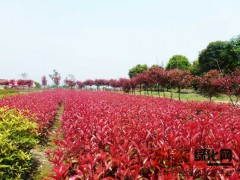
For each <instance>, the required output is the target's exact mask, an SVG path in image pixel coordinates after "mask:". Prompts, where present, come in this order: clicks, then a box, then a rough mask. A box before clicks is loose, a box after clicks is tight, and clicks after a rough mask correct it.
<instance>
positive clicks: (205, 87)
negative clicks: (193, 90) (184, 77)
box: [199, 70, 220, 101]
mask: <svg viewBox="0 0 240 180" xmlns="http://www.w3.org/2000/svg"><path fill="white" fill-rule="evenodd" d="M218 78H220V75H219V73H218V71H217V70H210V71H209V72H207V73H206V74H204V75H203V76H202V78H201V79H200V82H199V89H200V90H201V91H202V92H203V93H204V94H205V95H206V96H208V97H209V99H210V101H211V100H212V97H213V96H215V95H216V94H217V93H218V91H217V84H216V83H215V82H214V80H216V79H218Z"/></svg>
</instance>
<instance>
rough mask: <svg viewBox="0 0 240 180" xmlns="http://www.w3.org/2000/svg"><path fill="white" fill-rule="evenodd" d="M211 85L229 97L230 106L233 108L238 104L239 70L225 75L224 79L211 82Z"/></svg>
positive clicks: (239, 94) (239, 92)
mask: <svg viewBox="0 0 240 180" xmlns="http://www.w3.org/2000/svg"><path fill="white" fill-rule="evenodd" d="M213 83H214V84H215V86H216V87H217V89H218V91H219V92H221V93H223V94H226V95H227V96H228V97H229V99H230V101H231V103H232V105H234V106H235V105H236V104H237V103H238V100H239V96H240V69H237V70H235V71H234V72H233V73H231V74H227V75H226V76H225V77H221V78H218V79H215V80H213ZM234 99H235V100H234Z"/></svg>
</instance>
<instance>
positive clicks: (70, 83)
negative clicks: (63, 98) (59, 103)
mask: <svg viewBox="0 0 240 180" xmlns="http://www.w3.org/2000/svg"><path fill="white" fill-rule="evenodd" d="M64 82H65V84H66V85H67V86H69V87H70V88H71V89H73V87H75V86H76V84H77V83H76V82H75V81H74V80H69V79H65V80H64Z"/></svg>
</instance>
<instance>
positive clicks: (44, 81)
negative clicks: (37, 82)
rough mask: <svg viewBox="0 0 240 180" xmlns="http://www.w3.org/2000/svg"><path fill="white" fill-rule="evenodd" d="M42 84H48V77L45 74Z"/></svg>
mask: <svg viewBox="0 0 240 180" xmlns="http://www.w3.org/2000/svg"><path fill="white" fill-rule="evenodd" d="M42 85H43V86H44V87H46V86H47V78H46V76H43V77H42Z"/></svg>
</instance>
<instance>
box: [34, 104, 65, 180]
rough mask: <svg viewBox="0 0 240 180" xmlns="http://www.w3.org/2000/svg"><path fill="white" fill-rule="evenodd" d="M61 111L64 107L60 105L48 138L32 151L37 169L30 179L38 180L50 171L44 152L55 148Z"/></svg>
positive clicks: (50, 167)
mask: <svg viewBox="0 0 240 180" xmlns="http://www.w3.org/2000/svg"><path fill="white" fill-rule="evenodd" d="M63 110H64V105H63V104H60V106H59V109H58V112H57V114H56V116H55V118H54V123H53V125H52V127H51V129H50V131H51V132H50V135H49V138H48V139H47V141H45V142H44V143H41V144H38V145H37V146H36V147H35V148H34V150H33V151H32V153H33V155H34V157H35V164H36V166H37V169H36V170H35V172H33V178H32V179H34V180H40V179H42V178H44V177H47V176H48V175H49V173H50V172H51V170H52V163H51V162H50V161H49V160H48V158H47V155H46V154H45V152H46V151H47V150H53V149H55V148H56V145H55V143H54V139H56V138H57V135H56V133H55V132H56V131H57V130H58V129H59V127H60V126H61V122H60V118H61V116H62V113H63Z"/></svg>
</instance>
